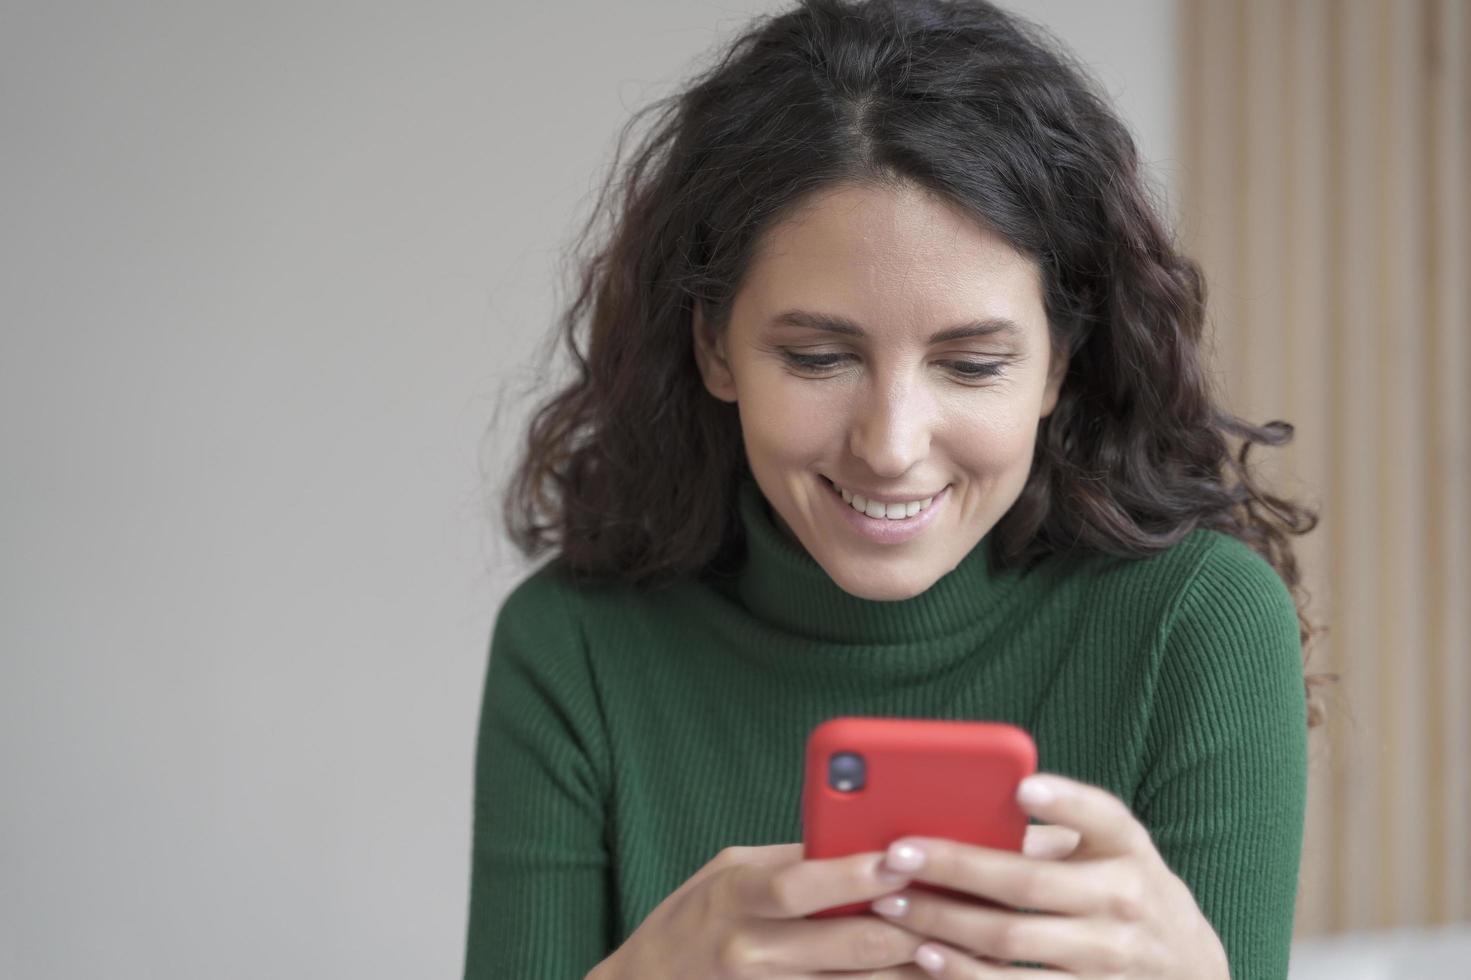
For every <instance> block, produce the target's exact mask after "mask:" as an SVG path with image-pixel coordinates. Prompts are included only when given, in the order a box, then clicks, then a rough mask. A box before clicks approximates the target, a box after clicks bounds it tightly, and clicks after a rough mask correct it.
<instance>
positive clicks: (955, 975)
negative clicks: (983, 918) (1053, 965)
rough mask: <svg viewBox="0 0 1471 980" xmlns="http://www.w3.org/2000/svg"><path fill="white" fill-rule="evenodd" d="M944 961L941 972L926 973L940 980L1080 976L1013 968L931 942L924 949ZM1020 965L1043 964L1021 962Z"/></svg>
mask: <svg viewBox="0 0 1471 980" xmlns="http://www.w3.org/2000/svg"><path fill="white" fill-rule="evenodd" d="M922 948H923V949H925V950H929V951H933V952H934V953H936V954H938V956H939V958H940V966H939V968H938V969H935V970H929V971H926V972H925V974H924V975H925V976H926V977H932V978H938V980H1076V978H1077V976H1078V975H1077V974H1075V973H1070V972H1066V971H1061V970H1049V969H1046V968H1037V969H1033V968H1031V967H1022V966H1012V965H1011V962H1012V961H1010V960H991V959H987V958H985V957H977V956H973V955H971V954H970V953H967V952H965V951H964V950H961V949H956V948H955V947H954V946H948V945H946V944H945V943H938V942H935V941H934V940H929V941H928V942H926V943H925V944H924V946H923V947H922ZM1019 962H1040V961H1028V960H1021V961H1019Z"/></svg>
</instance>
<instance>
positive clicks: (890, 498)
mask: <svg viewBox="0 0 1471 980" xmlns="http://www.w3.org/2000/svg"><path fill="white" fill-rule="evenodd" d="M823 479H825V480H827V481H828V482H829V483H831V484H832V485H833V486H836V487H842V488H843V489H844V490H846V491H848V492H849V493H851V494H856V495H857V496H859V497H862V498H863V499H864V500H874V501H877V502H879V503H881V504H907V503H908V502H909V501H911V500H925V499H927V498H929V497H937V496H939V495H940V492H941V491H942V490H944V489H945V488H944V487H941V488H940V489H939V490H936V491H935V492H934V493H920V492H915V493H869V492H868V491H867V490H858V489H855V488H853V487H851V486H849V485H848V484H846V483H839V482H838V481H837V480H834V479H832V478H831V477H823Z"/></svg>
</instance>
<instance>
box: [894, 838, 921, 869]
mask: <svg viewBox="0 0 1471 980" xmlns="http://www.w3.org/2000/svg"><path fill="white" fill-rule="evenodd" d="M884 864H886V865H888V866H889V867H890V868H892V869H894V870H895V871H918V870H919V869H920V868H922V867H924V851H922V850H920V849H919V848H918V847H915V846H914V845H913V844H899V843H894V844H890V845H889V853H888V854H887V855H886V856H885V857H884Z"/></svg>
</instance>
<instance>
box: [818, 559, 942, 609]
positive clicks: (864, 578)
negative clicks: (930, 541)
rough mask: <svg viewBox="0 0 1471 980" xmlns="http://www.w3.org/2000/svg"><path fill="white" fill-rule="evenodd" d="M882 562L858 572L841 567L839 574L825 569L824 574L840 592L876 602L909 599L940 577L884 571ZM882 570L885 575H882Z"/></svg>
mask: <svg viewBox="0 0 1471 980" xmlns="http://www.w3.org/2000/svg"><path fill="white" fill-rule="evenodd" d="M883 564H884V563H882V562H876V563H874V565H870V566H867V567H865V568H864V570H863V572H862V573H858V572H855V571H854V570H852V569H841V570H839V572H840V574H834V572H833V570H832V569H829V570H828V575H829V576H831V577H832V580H833V581H834V582H836V583H837V584H838V587H839V588H841V589H842V590H843V591H844V592H847V593H849V594H851V595H855V596H857V597H858V598H860V599H872V600H874V601H877V602H896V601H898V600H900V599H913V598H914V597H915V596H917V595H919V594H920V593H922V592H924V591H925V590H926V589H928V588H929V587H930V586H932V585H934V584H935V583H936V582H937V581H939V579H940V576H939V575H938V574H936V575H927V574H922V573H921V574H913V573H911V574H902V573H898V572H896V571H894V570H886V569H885V568H883V567H882V565H883ZM886 571H888V574H885V572H886Z"/></svg>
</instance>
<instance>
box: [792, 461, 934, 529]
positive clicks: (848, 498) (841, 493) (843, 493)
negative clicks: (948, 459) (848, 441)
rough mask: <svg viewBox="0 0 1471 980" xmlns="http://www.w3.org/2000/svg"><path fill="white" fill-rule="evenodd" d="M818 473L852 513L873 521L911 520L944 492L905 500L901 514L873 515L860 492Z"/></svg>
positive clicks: (888, 505)
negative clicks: (852, 490)
mask: <svg viewBox="0 0 1471 980" xmlns="http://www.w3.org/2000/svg"><path fill="white" fill-rule="evenodd" d="M818 475H819V476H821V477H822V481H823V482H824V483H826V484H827V485H828V488H829V489H831V490H832V492H833V495H834V496H836V497H838V498H839V499H840V500H842V502H843V505H844V506H845V507H849V508H851V509H852V510H853V512H854V513H856V514H861V515H863V516H864V517H867V518H868V519H869V520H875V521H893V522H895V523H902V522H904V521H907V520H912V519H913V518H915V517H917V516H918V515H920V514H923V513H924V512H925V511H927V510H929V509H930V506H931V504H932V503H933V502H934V500H935V498H936V497H939V496H940V495H941V494H943V493H944V492H945V491H944V489H941V490H940V491H939V492H938V493H936V494H934V495H932V496H929V497H925V498H923V499H922V500H913V501H907V502H906V504H905V508H906V512H905V513H902V514H895V515H894V516H889V514H888V513H885V514H879V515H874V514H870V513H868V508H869V507H870V506H872V504H871V503H870V502H869V501H868V500H867V499H866V498H864V496H863V495H862V494H858V493H853V492H851V491H848V490H845V489H843V488H841V487H839V486H838V485H837V484H836V483H834V482H833V481H832V480H831V479H829V478H828V477H827V476H824V475H823V474H821V473H819V474H818ZM947 486H948V485H947ZM854 501H858V502H859V504H862V505H863V506H859V505H858V504H855V503H854ZM879 506H880V507H881V508H884V509H886V510H887V509H888V508H892V507H895V506H896V505H895V504H880V505H879Z"/></svg>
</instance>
